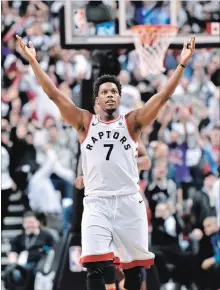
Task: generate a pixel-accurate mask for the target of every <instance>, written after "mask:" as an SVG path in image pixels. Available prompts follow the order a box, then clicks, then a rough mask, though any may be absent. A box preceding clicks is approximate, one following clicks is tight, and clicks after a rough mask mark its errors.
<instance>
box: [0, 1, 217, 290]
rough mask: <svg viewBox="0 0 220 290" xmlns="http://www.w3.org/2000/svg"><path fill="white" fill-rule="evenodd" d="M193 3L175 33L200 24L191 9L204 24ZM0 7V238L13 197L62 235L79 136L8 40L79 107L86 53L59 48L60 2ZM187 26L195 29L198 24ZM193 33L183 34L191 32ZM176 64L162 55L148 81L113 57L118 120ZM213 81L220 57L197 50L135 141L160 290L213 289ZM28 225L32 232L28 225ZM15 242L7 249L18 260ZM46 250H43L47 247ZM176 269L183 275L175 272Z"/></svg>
mask: <svg viewBox="0 0 220 290" xmlns="http://www.w3.org/2000/svg"><path fill="white" fill-rule="evenodd" d="M138 2H141V1H138ZM186 2H187V1H186ZM201 2H202V1H201ZM201 2H198V3H197V2H196V3H194V2H190V3H188V2H187V3H185V4H184V3H183V5H186V7H187V9H185V10H184V11H185V12H184V13H185V15H183V14H184V13H183V14H182V15H181V17H182V18H181V21H182V22H181V23H182V25H183V26H182V27H183V28H184V25H185V24H184V23H185V22H187V20H186V18H184V17H186V16H187V17H190V15H191V16H192V13H193V11H194V10H195V11H196V15H194V16H193V17H195V18H196V19H200V18H201V15H202V14H200V13H199V12H198V11H200V10H199V9H203V10H202V11H203V13H204V14H205V15H206V16H204V17H207V14H208V15H210V14H209V13H211V12H212V9H214V4H213V3H208V2H215V1H206V2H207V3H206V5H204V3H201ZM1 4H2V45H1V46H2V62H1V71H2V74H1V75H2V88H1V95H2V99H1V116H2V117H1V130H2V135H1V156H2V185H1V186H2V188H1V189H2V205H3V206H2V209H3V210H2V229H4V222H3V220H4V218H5V217H6V216H7V208H8V205H9V196H10V194H12V193H13V192H17V191H20V192H22V196H23V203H24V205H25V207H26V209H31V210H33V211H35V212H37V213H43V214H44V215H45V216H46V217H47V224H48V226H49V227H50V228H52V229H54V230H56V231H57V232H58V233H59V234H62V233H63V232H66V231H67V230H68V228H69V226H70V222H71V217H70V216H71V215H70V214H69V211H67V210H69V209H70V208H72V203H73V199H72V192H73V187H74V185H75V182H76V185H78V184H79V182H80V183H81V185H80V187H82V186H83V179H82V176H81V175H80V177H77V179H76V181H75V178H76V175H77V173H76V164H77V153H78V140H77V134H76V132H75V130H74V129H73V128H71V127H69V126H68V125H66V124H65V123H64V121H63V120H62V119H61V116H60V113H59V110H58V109H57V108H56V106H55V105H54V104H53V103H52V102H51V101H50V99H49V98H48V97H47V96H46V95H45V93H44V92H43V90H42V89H41V87H40V86H39V84H38V82H37V80H36V78H35V77H34V75H33V72H32V70H31V68H30V66H29V65H28V62H27V61H26V60H25V59H24V58H23V57H22V56H21V55H20V51H19V47H18V45H17V43H16V41H15V37H14V35H15V32H16V33H18V34H19V35H21V36H22V37H23V38H24V41H27V40H31V41H32V42H33V44H34V46H35V48H36V50H37V58H38V60H39V62H40V64H41V66H42V67H43V68H44V70H45V71H46V72H47V73H48V75H49V76H50V77H51V78H52V80H53V81H54V83H55V84H56V85H57V87H58V88H59V89H60V90H62V91H63V92H64V93H65V94H66V95H68V96H69V97H70V98H71V99H72V101H73V102H74V103H75V104H76V105H79V106H80V94H79V91H80V83H81V80H82V79H88V78H90V77H91V71H92V62H91V59H90V53H89V52H88V51H85V50H79V51H76V50H64V49H62V48H61V47H60V44H59V17H58V16H59V9H60V7H61V6H62V2H58V1H42V2H40V1H36V2H35V1H30V2H28V1H3V2H2V3H1ZM193 9H194V10H193ZM212 15H213V14H212ZM184 19H185V20H184ZM200 20H201V19H200ZM203 20H204V19H203ZM184 21H185V22H184ZM187 25H189V23H188V24H187ZM195 25H197V26H199V27H200V22H198V21H197V23H196V24H195ZM195 25H194V26H193V25H192V26H190V30H191V31H194V32H198V30H196V29H197V28H196V27H197V26H195ZM184 29H185V28H184ZM178 54H179V51H172V50H168V52H167V55H166V58H165V66H166V69H167V71H166V73H165V74H164V75H157V76H151V77H149V78H148V79H146V78H143V77H142V76H141V74H140V71H139V69H138V66H137V64H138V60H137V57H136V53H135V52H134V51H131V52H127V51H126V50H120V51H119V52H118V59H117V60H118V63H119V64H120V72H119V75H118V78H119V79H120V81H121V83H122V85H123V90H122V97H121V107H120V110H121V112H122V113H123V114H126V113H127V112H129V111H130V110H132V109H135V108H137V107H140V106H142V105H143V103H144V102H146V101H147V100H148V99H149V98H150V97H151V96H152V95H153V94H154V93H156V92H157V91H158V90H159V89H160V88H161V86H162V85H163V83H164V82H166V81H167V79H168V78H169V77H170V76H171V75H172V73H173V71H174V69H175V67H176V66H177V64H178ZM219 77H220V59H219V50H217V49H198V50H196V52H195V54H194V56H193V58H192V60H191V61H190V63H189V65H188V66H187V68H186V69H185V72H184V77H183V78H182V80H181V82H180V84H179V86H178V87H177V89H176V91H175V93H174V94H173V96H172V98H171V99H170V101H169V102H168V103H167V105H166V106H165V107H164V109H163V110H162V111H161V112H160V114H159V116H158V118H157V119H156V120H155V122H154V123H153V124H152V125H151V126H149V127H148V128H147V129H146V131H145V132H144V133H143V135H142V136H141V142H142V143H143V144H144V147H145V148H146V152H147V155H148V156H149V158H150V159H151V168H150V169H149V170H147V171H142V172H141V174H140V184H141V190H142V194H143V196H144V198H145V201H146V207H147V210H148V213H149V225H150V226H149V234H150V236H151V243H150V244H151V247H152V251H153V252H155V254H156V266H157V269H158V272H159V274H160V281H161V285H164V284H165V283H167V282H168V281H169V279H170V277H172V278H173V279H174V281H176V282H178V283H179V285H181V284H182V285H186V286H188V287H190V286H191V285H192V283H194V284H196V285H197V287H198V289H200V290H205V289H209V290H216V289H217V288H215V287H217V286H216V285H217V283H218V279H217V278H216V277H217V272H218V271H219V265H220V248H219V241H220V236H219V227H220V213H219V211H220V172H219V168H220V78H219ZM91 97H92V96H91ZM79 178H80V181H79ZM32 215H33V214H32ZM30 216H31V215H30ZM31 217H32V216H31ZM27 218H28V216H26V219H27ZM33 223H35V224H36V220H35V219H34V220H33ZM37 226H38V225H37ZM46 236H47V235H46ZM16 241H17V244H16V242H14V243H13V244H12V246H13V248H12V249H13V251H17V253H19V250H17V249H18V239H17V240H16ZM52 244H53V242H51V241H50V242H49V246H52ZM172 265H174V270H172V269H171V268H172ZM188 265H195V269H196V270H194V271H192V270H191V268H190V267H188ZM183 267H184V269H185V270H186V271H182V269H183ZM192 273H193V274H194V273H195V275H192ZM201 277H203V280H202V279H200V278H201ZM218 287H220V286H219V285H218Z"/></svg>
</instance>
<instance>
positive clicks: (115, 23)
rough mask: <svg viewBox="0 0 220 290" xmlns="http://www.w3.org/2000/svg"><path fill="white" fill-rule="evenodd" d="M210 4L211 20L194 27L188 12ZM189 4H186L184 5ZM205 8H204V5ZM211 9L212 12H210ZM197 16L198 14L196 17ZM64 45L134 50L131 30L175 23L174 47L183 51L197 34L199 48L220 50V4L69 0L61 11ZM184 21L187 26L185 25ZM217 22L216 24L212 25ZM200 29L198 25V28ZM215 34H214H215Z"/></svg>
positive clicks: (173, 1)
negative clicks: (141, 26)
mask: <svg viewBox="0 0 220 290" xmlns="http://www.w3.org/2000/svg"><path fill="white" fill-rule="evenodd" d="M203 2H204V4H205V3H206V2H211V7H208V8H205V9H206V10H207V13H209V14H210V13H212V16H211V17H210V20H208V21H207V22H206V23H202V24H201V27H196V24H195V25H194V24H193V25H194V27H193V30H194V31H190V30H192V29H190V28H189V27H190V25H191V24H190V23H187V21H188V20H187V19H185V20H184V17H186V16H185V15H183V14H184V10H185V9H189V10H190V11H191V13H192V14H193V13H195V14H196V13H197V11H196V9H195V3H196V4H198V5H200V4H199V3H202V5H203ZM185 3H187V4H185ZM203 6H204V5H203ZM208 10H210V11H212V12H209V11H208ZM195 16H196V15H195ZM60 19H61V22H60V23H61V25H60V26H61V27H60V28H61V29H60V30H61V45H62V47H63V48H69V49H102V48H103V49H106V48H111V49H114V48H128V49H133V48H134V44H133V42H134V41H133V35H132V32H131V27H132V26H133V25H137V24H148V25H153V24H159V25H161V24H162V25H164V24H172V25H177V26H178V27H179V28H180V29H179V33H178V35H177V37H176V38H175V40H173V42H172V43H171V45H170V47H171V48H180V47H182V44H183V42H184V41H185V40H187V41H189V40H190V35H191V34H192V32H193V34H194V33H195V34H196V43H197V48H199V47H219V46H220V42H219V25H220V24H219V21H220V20H219V1H218V0H214V1H197V0H195V1H190V0H188V1H181V0H166V1H152V0H148V1H129V0H120V1H114V0H103V1H84V0H80V1H79V0H78V1H76V0H68V1H65V2H64V8H63V9H62V11H61V16H60ZM184 21H185V24H183V23H184ZM212 22H214V23H212ZM197 26H198V25H197ZM212 32H214V33H212Z"/></svg>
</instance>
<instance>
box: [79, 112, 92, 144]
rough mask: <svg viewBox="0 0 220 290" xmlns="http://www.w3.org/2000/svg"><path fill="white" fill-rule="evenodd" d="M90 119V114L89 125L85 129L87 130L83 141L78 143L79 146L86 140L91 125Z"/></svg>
mask: <svg viewBox="0 0 220 290" xmlns="http://www.w3.org/2000/svg"><path fill="white" fill-rule="evenodd" d="M92 117H93V114H91V115H90V117H89V124H88V128H87V130H86V135H85V137H84V138H83V140H82V141H81V142H79V143H80V144H82V143H83V142H84V141H85V139H86V137H87V135H88V132H89V127H90V123H91V121H92Z"/></svg>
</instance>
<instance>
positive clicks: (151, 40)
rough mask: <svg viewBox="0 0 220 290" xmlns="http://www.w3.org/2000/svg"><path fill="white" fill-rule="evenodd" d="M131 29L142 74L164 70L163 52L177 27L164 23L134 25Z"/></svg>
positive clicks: (164, 52) (146, 74)
mask: <svg viewBox="0 0 220 290" xmlns="http://www.w3.org/2000/svg"><path fill="white" fill-rule="evenodd" d="M132 30H133V34H134V44H135V49H136V51H137V55H138V58H139V63H140V72H141V74H142V76H143V77H146V76H148V75H149V74H158V73H161V72H164V71H165V67H164V58H165V54H166V51H167V49H168V47H169V45H170V43H171V42H172V41H173V39H174V38H175V36H176V35H177V32H178V29H177V28H176V27H174V26H171V25H166V26H136V27H134V28H133V29H132Z"/></svg>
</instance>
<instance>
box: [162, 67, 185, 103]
mask: <svg viewBox="0 0 220 290" xmlns="http://www.w3.org/2000/svg"><path fill="white" fill-rule="evenodd" d="M183 72H184V67H182V66H181V65H180V64H179V65H178V67H177V68H176V70H175V72H174V73H173V75H172V76H171V77H170V79H169V80H168V82H167V84H166V85H165V86H164V87H163V88H162V90H161V91H160V92H159V95H160V96H161V98H162V100H161V101H162V102H163V103H165V102H166V101H167V100H168V99H169V98H170V96H172V94H173V93H174V91H175V89H176V87H177V86H178V84H179V82H180V80H181V78H182V76H183Z"/></svg>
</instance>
